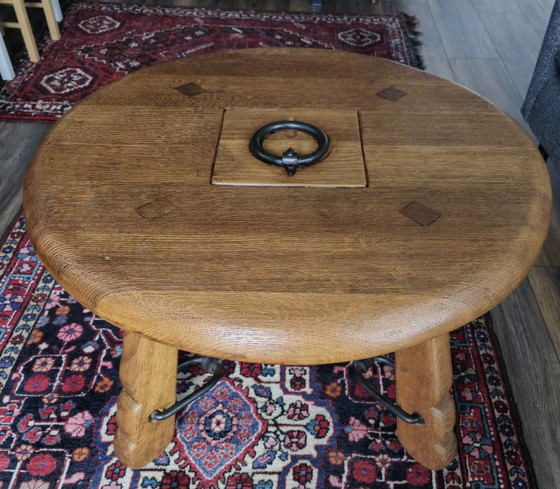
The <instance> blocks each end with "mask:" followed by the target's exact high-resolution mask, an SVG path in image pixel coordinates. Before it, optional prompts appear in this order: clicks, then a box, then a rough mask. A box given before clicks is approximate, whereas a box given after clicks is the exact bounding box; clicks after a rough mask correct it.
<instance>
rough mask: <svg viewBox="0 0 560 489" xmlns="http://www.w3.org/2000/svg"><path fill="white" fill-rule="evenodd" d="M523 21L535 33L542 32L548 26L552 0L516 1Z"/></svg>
mask: <svg viewBox="0 0 560 489" xmlns="http://www.w3.org/2000/svg"><path fill="white" fill-rule="evenodd" d="M516 2H517V4H518V5H519V8H520V9H521V11H522V12H523V15H524V16H525V19H526V20H527V22H528V23H529V24H531V26H533V28H534V29H535V30H536V31H537V32H543V33H544V31H545V29H546V26H547V24H548V19H549V18H550V13H551V11H552V6H553V5H554V0H536V1H535V0H516Z"/></svg>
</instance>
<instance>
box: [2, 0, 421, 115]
mask: <svg viewBox="0 0 560 489" xmlns="http://www.w3.org/2000/svg"><path fill="white" fill-rule="evenodd" d="M413 25H414V19H412V18H411V17H409V16H406V15H405V14H398V15H390V16H378V17H369V16H356V15H328V14H309V13H281V12H276V13H272V12H268V13H267V12H256V11H247V10H246V11H238V10H236V11H228V10H218V9H203V8H185V7H157V6H147V5H130V4H116V3H115V4H106V3H93V2H92V3H85V2H84V3H75V4H73V5H71V7H70V8H69V9H68V11H67V12H66V13H65V19H64V22H63V25H62V27H61V28H62V39H61V40H60V41H57V42H52V41H48V40H45V41H44V43H43V45H42V48H41V51H42V56H41V61H40V62H39V63H31V62H29V61H27V62H22V63H21V65H20V68H19V69H18V70H17V73H16V78H15V79H14V80H12V81H10V82H8V83H6V84H5V86H4V87H3V89H2V90H1V91H0V118H4V119H13V120H34V121H53V120H56V119H57V118H59V117H60V116H61V115H63V114H64V113H65V112H66V111H68V110H69V109H70V108H72V106H74V105H75V104H76V103H78V102H79V101H80V100H82V99H83V98H84V97H85V96H87V95H89V94H90V93H92V92H94V91H95V90H97V89H98V88H99V87H101V86H102V85H105V84H107V83H110V82H112V81H115V80H118V79H119V78H122V77H123V76H124V75H126V74H127V73H130V72H131V71H134V70H136V69H138V68H142V67H144V66H148V65H151V64H154V63H159V62H162V61H169V60H173V59H176V58H182V57H185V56H191V55H194V54H204V53H213V52H217V51H222V50H226V49H241V48H254V47H309V48H322V49H337V50H345V51H352V52H356V53H363V54H368V55H372V56H379V57H384V58H390V59H392V60H395V61H398V62H401V63H406V64H409V65H412V66H416V67H421V61H420V58H419V55H418V53H417V51H416V49H415V42H416V38H415V33H414V28H413Z"/></svg>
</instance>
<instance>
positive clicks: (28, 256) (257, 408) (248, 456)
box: [0, 218, 536, 489]
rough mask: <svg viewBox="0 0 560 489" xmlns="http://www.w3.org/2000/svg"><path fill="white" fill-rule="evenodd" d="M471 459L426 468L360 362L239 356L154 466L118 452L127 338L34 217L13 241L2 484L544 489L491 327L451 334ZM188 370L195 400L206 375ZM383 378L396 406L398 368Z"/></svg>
mask: <svg viewBox="0 0 560 489" xmlns="http://www.w3.org/2000/svg"><path fill="white" fill-rule="evenodd" d="M451 345H452V357H453V369H454V384H453V396H454V398H455V402H456V407H457V413H458V417H457V423H456V433H457V438H458V440H459V453H458V456H457V457H456V458H455V460H454V461H453V462H452V463H451V464H450V465H449V466H448V467H447V468H446V469H444V470H440V471H430V470H428V469H426V468H424V467H422V466H421V465H419V464H418V463H416V462H415V461H414V460H413V459H411V458H410V457H409V456H408V455H407V454H406V452H405V451H404V450H403V448H402V446H401V445H400V443H399V441H398V438H397V436H396V434H395V428H396V420H395V417H394V416H393V415H391V414H390V413H388V412H387V411H386V410H384V409H383V408H381V407H380V406H379V405H377V404H376V403H375V402H372V400H371V398H370V397H369V396H368V395H367V393H365V392H364V391H363V390H362V389H361V388H360V386H359V384H356V382H355V381H354V380H353V379H352V376H351V375H350V374H349V368H348V365H345V364H338V365H324V366H319V367H313V366H300V367H289V366H286V367H283V366H278V365H266V364H265V365H261V364H250V363H236V362H226V364H225V366H226V371H227V376H226V377H225V378H224V379H222V380H221V381H220V382H219V383H218V385H217V386H216V387H214V388H213V389H212V390H210V391H209V392H208V393H207V394H205V395H203V396H202V397H201V398H199V399H198V400H197V401H195V402H194V403H193V404H191V405H190V406H189V407H188V408H187V409H186V410H185V411H183V412H182V413H180V414H179V415H178V417H177V432H176V436H175V438H174V440H173V442H172V443H171V444H170V445H169V446H168V447H167V449H166V451H165V452H164V453H163V454H162V455H161V456H160V457H158V458H157V459H156V460H155V461H154V462H153V463H151V464H149V465H148V466H147V467H145V468H144V469H142V470H131V469H128V468H126V467H125V466H123V465H122V464H121V463H120V462H119V461H118V460H117V459H116V457H115V455H114V453H113V449H112V441H113V436H114V434H115V430H116V424H115V410H116V400H117V396H118V393H119V391H120V383H119V379H118V366H119V359H120V355H121V334H120V331H119V330H118V329H117V328H115V327H113V326H111V325H110V324H108V323H106V322H105V321H103V320H102V319H100V318H99V317H97V316H95V315H94V314H93V313H91V312H90V311H88V310H86V309H84V308H83V307H82V306H80V305H79V304H78V303H77V302H76V301H75V300H74V299H73V298H72V297H69V296H68V294H66V293H65V292H64V291H63V290H62V289H61V287H60V286H59V285H58V284H57V283H56V282H55V281H54V280H53V278H52V277H51V276H50V275H49V274H48V273H47V272H46V271H45V269H44V267H43V266H42V264H41V263H40V262H39V261H38V259H37V257H36V255H35V252H34V250H33V247H32V245H31V243H30V241H29V239H28V237H27V235H26V232H25V224H24V220H23V218H20V219H19V220H18V221H17V222H16V224H15V226H14V227H13V229H12V231H11V233H10V234H9V235H8V237H7V239H6V240H5V242H3V243H0V387H1V388H2V404H1V405H0V487H1V488H2V489H54V488H57V489H78V488H89V489H125V488H126V489H144V488H146V489H158V488H159V489H187V488H193V489H210V488H216V489H217V488H220V489H288V488H290V489H315V488H321V489H365V488H368V489H369V488H371V489H405V488H421V489H462V488H471V489H490V488H492V489H498V488H504V489H531V488H532V489H535V488H536V485H535V484H534V482H533V478H532V475H531V474H532V472H531V465H530V461H529V458H528V456H527V454H526V451H525V445H524V443H523V440H522V438H521V434H520V429H519V424H518V419H517V415H516V412H515V406H514V404H513V402H512V399H511V397H510V394H509V388H508V384H507V381H506V377H505V372H504V367H503V363H502V360H501V358H500V355H499V351H498V347H497V343H496V340H495V339H494V337H493V335H492V326H491V323H490V320H489V317H488V316H486V317H483V318H481V319H479V320H477V321H474V322H472V323H470V324H468V325H467V326H465V327H463V328H461V329H459V330H456V331H454V332H453V333H452V335H451ZM203 373H204V372H203V371H201V370H199V368H198V367H196V366H191V367H190V370H189V371H188V372H185V373H184V374H182V375H180V377H179V380H178V392H179V393H180V396H184V395H187V394H188V393H189V392H190V391H191V390H192V389H193V388H195V386H196V385H197V382H200V381H201V379H202V378H203V377H204V376H203V375H202V376H201V375H200V374H203ZM369 375H370V381H371V382H373V383H374V384H375V385H376V386H377V388H378V389H379V390H381V391H382V392H384V393H386V394H387V395H388V396H389V397H391V398H394V396H395V384H394V372H393V370H392V368H391V367H387V366H385V367H376V368H374V369H373V370H371V371H369Z"/></svg>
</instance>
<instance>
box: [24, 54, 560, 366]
mask: <svg viewBox="0 0 560 489" xmlns="http://www.w3.org/2000/svg"><path fill="white" fill-rule="evenodd" d="M189 83H194V84H196V85H198V86H200V87H202V88H203V90H204V92H202V93H199V94H197V95H185V94H184V93H182V92H181V91H180V90H178V89H177V87H181V86H184V85H187V84H189ZM389 87H396V88H398V89H399V90H401V91H403V92H404V93H405V95H404V96H402V97H400V98H398V99H396V100H393V101H392V100H387V99H385V98H382V97H379V96H376V94H377V93H378V92H380V91H382V90H384V89H387V88H389ZM233 107H236V108H250V109H274V108H306V109H329V110H332V109H340V110H355V111H358V113H359V118H360V127H361V139H362V144H363V153H364V159H365V163H366V169H367V173H368V181H369V186H368V187H366V188H290V187H274V188H271V187H262V188H259V187H229V186H218V185H211V184H210V175H211V169H212V165H213V162H214V157H215V153H216V148H217V145H218V142H219V137H220V128H221V122H222V114H223V111H224V109H225V108H233ZM305 171H312V169H311V168H309V169H307V170H305ZM24 201H25V212H26V217H27V219H28V226H29V231H30V234H31V237H32V240H33V241H34V243H35V245H36V247H37V250H38V253H39V256H40V258H41V259H42V260H43V261H44V262H45V264H46V266H47V267H48V269H49V270H50V271H51V273H52V274H53V275H54V276H55V278H56V279H57V280H59V282H60V283H61V284H62V285H63V287H65V288H66V289H67V290H68V291H69V292H70V293H71V294H72V295H74V296H75V297H76V298H77V299H78V300H79V301H80V302H81V303H82V304H84V305H85V306H86V307H88V308H90V309H92V310H93V311H95V312H96V313H97V314H99V315H100V316H101V317H104V318H105V319H107V320H108V321H110V322H112V323H113V324H116V325H117V326H121V327H123V328H124V329H126V330H129V331H133V332H138V333H141V334H143V335H145V336H146V337H148V338H150V339H153V340H156V341H159V342H162V343H166V344H169V345H173V346H176V347H178V348H180V349H185V350H189V351H191V352H194V353H200V354H206V355H211V356H215V357H220V358H228V359H233V360H245V361H258V362H268V363H287V364H312V363H315V364H319V363H329V362H336V361H347V360H352V359H359V358H365V357H370V356H372V355H375V354H380V353H385V352H389V351H394V350H398V349H400V348H405V347H408V346H412V345H415V344H417V343H419V342H422V341H426V340H429V339H430V338H434V337H436V336H440V335H442V334H443V333H445V332H447V331H450V330H452V329H454V328H456V327H459V326H461V325H462V324H464V323H466V322H468V321H470V320H472V319H473V318H475V317H476V316H478V315H480V314H482V313H483V312H485V311H487V310H489V309H490V308H491V307H493V306H494V305H496V304H497V303H499V302H500V301H501V300H502V299H503V298H504V297H506V296H507V295H508V294H509V293H510V292H511V291H512V290H513V289H514V288H515V287H516V286H517V285H518V284H519V283H520V281H521V280H522V278H523V277H524V276H525V275H526V274H527V272H528V271H529V269H530V267H531V266H532V264H533V263H534V261H535V260H536V258H537V256H538V253H539V250H540V247H541V245H542V242H543V240H544V237H545V235H546V231H547V228H548V221H549V216H550V205H551V203H550V186H549V182H548V176H547V172H546V169H545V167H544V165H543V164H542V161H541V158H540V155H539V153H538V151H537V149H536V148H535V146H534V144H533V142H532V141H531V140H530V138H529V137H528V136H527V134H526V133H524V132H523V131H522V130H521V129H520V128H519V126H517V124H516V123H515V122H513V121H512V120H511V119H510V118H509V117H508V116H506V115H505V114H503V113H502V112H500V111H499V110H498V109H496V108H495V107H494V106H492V105H491V104H490V103H488V102H487V101H485V100H483V99H481V98H480V97H478V96H476V95H475V94H474V93H472V92H470V91H468V90H465V89H464V88H462V87H459V86H458V85H455V84H453V83H451V82H448V81H446V80H443V79H440V78H437V77H434V76H431V75H428V74H426V73H423V72H421V71H418V70H415V69H412V68H408V67H405V66H401V65H398V64H396V63H393V62H390V61H387V60H382V59H375V58H368V57H365V56H360V55H354V54H347V53H340V52H330V51H318V50H308V49H305V50H295V49H288V50H286V49H273V50H244V51H238V52H229V53H221V54H216V55H212V56H208V57H203V56H200V57H192V58H188V59H184V60H179V61H175V62H171V63H165V64H160V65H157V66H153V67H151V68H147V69H144V70H141V71H138V72H136V73H134V74H132V75H129V76H127V77H125V78H124V79H123V80H121V81H119V82H117V83H114V84H112V85H110V86H108V87H106V88H104V89H101V90H100V91H98V92H97V93H95V94H94V95H92V96H90V97H89V98H88V99H87V100H86V101H85V102H83V103H82V104H81V105H79V106H78V107H77V108H75V109H74V110H73V111H71V112H70V113H69V114H68V115H67V116H66V117H65V118H64V119H63V120H61V121H60V122H59V123H58V124H57V125H56V126H55V128H54V129H53V130H52V131H51V132H50V133H49V135H48V136H47V137H46V139H45V141H44V143H43V144H42V146H41V148H40V149H39V151H38V152H37V154H36V157H35V160H34V162H33V164H32V167H31V169H30V171H29V173H28V175H27V179H26V184H25V192H24ZM412 201H415V202H417V203H419V204H421V205H423V206H425V207H427V208H429V209H432V210H433V211H435V212H437V213H439V214H440V215H441V217H439V218H438V219H437V220H436V221H435V222H433V223H432V224H430V225H428V226H421V225H419V224H418V223H416V222H414V221H413V220H411V219H409V218H407V217H406V216H404V215H403V214H401V213H400V211H401V210H402V209H403V208H404V207H405V206H406V205H407V204H409V203H410V202H412ZM153 202H159V203H160V204H156V205H155V207H158V208H161V209H170V208H173V210H172V211H171V212H162V213H161V216H159V217H155V218H153V219H146V218H145V217H142V216H141V215H140V213H139V212H138V211H137V209H138V208H141V207H142V206H145V205H147V204H150V203H153ZM161 202H164V204H161Z"/></svg>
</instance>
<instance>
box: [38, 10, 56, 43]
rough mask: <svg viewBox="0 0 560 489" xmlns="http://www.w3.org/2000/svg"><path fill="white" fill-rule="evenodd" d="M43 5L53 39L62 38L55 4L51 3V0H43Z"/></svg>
mask: <svg viewBox="0 0 560 489" xmlns="http://www.w3.org/2000/svg"><path fill="white" fill-rule="evenodd" d="M41 6H42V7H43V10H44V12H45V17H46V19H47V25H48V26H49V34H50V36H51V39H52V40H53V41H58V40H59V39H60V29H59V28H58V23H57V18H56V13H55V11H54V8H53V4H52V3H51V0H41ZM59 8H60V7H59Z"/></svg>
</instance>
